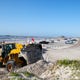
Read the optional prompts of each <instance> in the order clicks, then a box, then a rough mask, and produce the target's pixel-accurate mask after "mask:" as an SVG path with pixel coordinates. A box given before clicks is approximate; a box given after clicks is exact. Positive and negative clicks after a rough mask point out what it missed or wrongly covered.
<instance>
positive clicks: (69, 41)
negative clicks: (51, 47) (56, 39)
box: [65, 40, 73, 44]
mask: <svg viewBox="0 0 80 80" xmlns="http://www.w3.org/2000/svg"><path fill="white" fill-rule="evenodd" d="M65 44H73V41H72V40H67V41H65Z"/></svg>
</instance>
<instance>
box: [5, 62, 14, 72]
mask: <svg viewBox="0 0 80 80" xmlns="http://www.w3.org/2000/svg"><path fill="white" fill-rule="evenodd" d="M14 68H15V62H14V61H8V62H7V64H6V69H7V71H8V72H13V71H14Z"/></svg>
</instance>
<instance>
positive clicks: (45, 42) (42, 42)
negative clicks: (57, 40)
mask: <svg viewBox="0 0 80 80" xmlns="http://www.w3.org/2000/svg"><path fill="white" fill-rule="evenodd" d="M39 43H40V44H49V42H48V41H41V42H39Z"/></svg>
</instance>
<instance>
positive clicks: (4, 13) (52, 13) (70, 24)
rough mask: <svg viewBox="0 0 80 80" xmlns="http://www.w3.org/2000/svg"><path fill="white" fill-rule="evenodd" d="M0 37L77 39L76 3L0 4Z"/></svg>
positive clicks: (21, 0)
mask: <svg viewBox="0 0 80 80" xmlns="http://www.w3.org/2000/svg"><path fill="white" fill-rule="evenodd" d="M0 35H26V36H27V35H34V36H60V35H65V36H80V0H0Z"/></svg>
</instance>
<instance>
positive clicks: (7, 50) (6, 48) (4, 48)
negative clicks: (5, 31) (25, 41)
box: [2, 43, 16, 58]
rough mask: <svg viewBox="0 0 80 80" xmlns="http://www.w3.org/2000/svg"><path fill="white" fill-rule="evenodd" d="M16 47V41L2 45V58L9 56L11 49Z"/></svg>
mask: <svg viewBox="0 0 80 80" xmlns="http://www.w3.org/2000/svg"><path fill="white" fill-rule="evenodd" d="M15 48H16V46H15V43H8V44H3V45H2V58H5V57H7V56H8V54H9V53H10V51H11V50H12V49H15Z"/></svg>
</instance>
